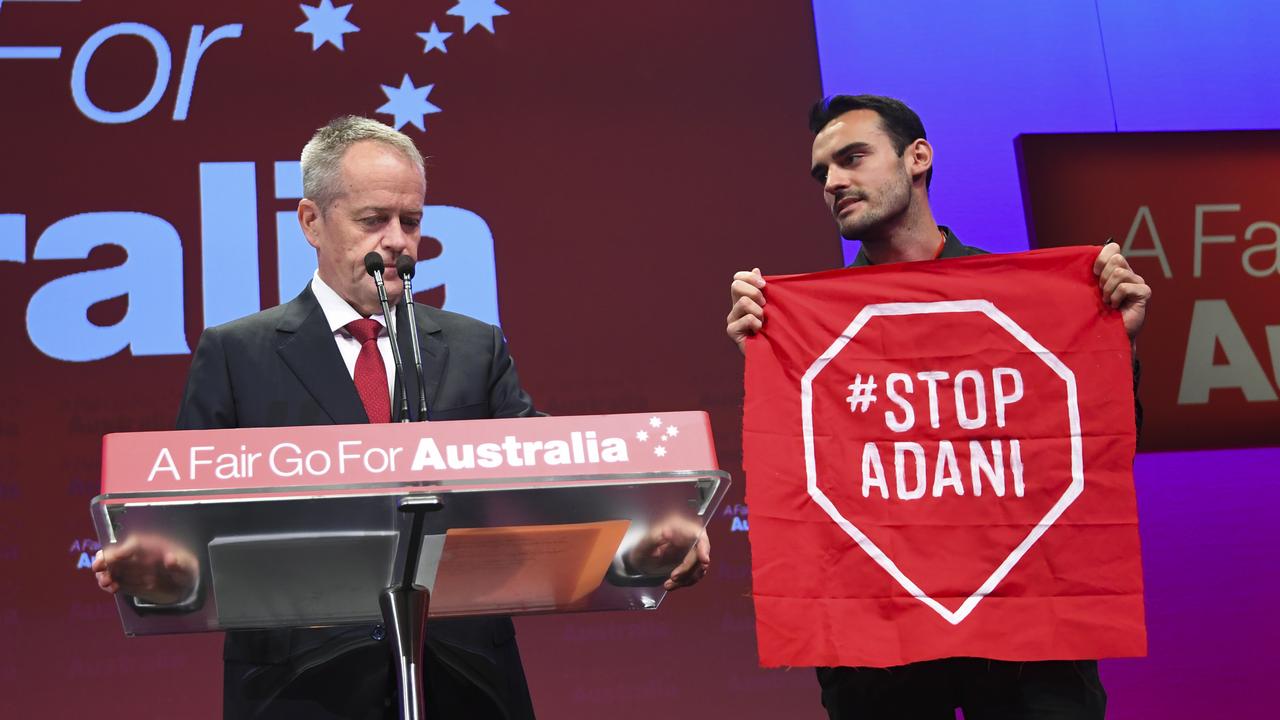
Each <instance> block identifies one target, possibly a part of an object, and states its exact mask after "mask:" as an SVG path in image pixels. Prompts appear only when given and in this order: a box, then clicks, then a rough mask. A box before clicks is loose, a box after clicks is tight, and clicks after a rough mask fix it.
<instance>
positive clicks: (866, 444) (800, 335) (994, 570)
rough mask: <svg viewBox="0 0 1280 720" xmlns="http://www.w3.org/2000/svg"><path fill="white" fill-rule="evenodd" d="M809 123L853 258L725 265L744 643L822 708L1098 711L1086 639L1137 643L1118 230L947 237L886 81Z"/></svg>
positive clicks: (1126, 271)
mask: <svg viewBox="0 0 1280 720" xmlns="http://www.w3.org/2000/svg"><path fill="white" fill-rule="evenodd" d="M810 126H811V129H812V130H813V132H814V133H815V139H814V143H813V154H812V165H811V167H812V170H811V173H812V175H813V177H814V179H815V180H817V181H818V182H819V183H821V184H822V185H823V193H824V196H825V198H826V201H827V204H828V207H830V209H831V211H832V213H833V215H834V216H835V219H836V222H837V224H838V225H839V227H840V232H841V235H842V236H843V237H845V238H847V239H850V240H861V241H862V247H861V249H860V251H859V253H858V256H857V258H856V259H855V261H854V263H853V266H852V267H851V268H850V269H847V270H839V271H830V272H824V273H817V274H813V275H805V276H781V277H775V278H771V279H770V280H769V283H768V285H767V286H766V281H765V278H764V277H763V276H762V275H761V273H760V270H759V269H758V268H757V269H753V270H751V271H743V272H738V273H736V274H735V275H734V279H733V282H732V285H731V288H730V295H731V300H732V309H731V311H730V313H729V315H728V318H727V327H726V331H727V333H728V335H729V337H730V338H731V339H732V340H733V341H734V342H735V343H737V344H738V346H739V347H740V348H741V349H742V350H743V352H744V354H746V356H747V370H746V399H745V402H744V422H743V447H744V467H745V469H746V471H747V475H748V478H749V483H748V487H747V500H748V504H749V505H750V507H751V514H752V523H751V529H750V534H751V535H750V537H751V545H752V555H753V560H752V563H753V579H754V590H753V594H754V596H755V604H756V616H757V631H758V632H757V635H758V642H759V650H760V659H761V664H762V665H765V666H783V665H788V666H794V665H813V666H817V667H818V668H819V669H818V678H819V682H820V684H821V686H822V701H823V705H824V706H825V707H826V709H827V712H828V714H829V715H830V717H832V718H855V717H856V718H882V717H903V718H935V717H936V718H952V717H954V711H955V708H957V707H959V708H962V709H963V710H964V713H965V717H966V718H985V717H1002V718H1003V717H1017V718H1040V717H1055V718H1058V717H1063V718H1101V717H1103V715H1104V712H1105V707H1106V694H1105V692H1104V691H1103V689H1102V686H1101V683H1100V681H1099V679H1098V674H1097V663H1096V660H1095V658H1098V657H1104V656H1134V655H1142V654H1145V649H1146V638H1145V629H1144V625H1143V622H1144V621H1143V608H1142V589H1141V564H1140V558H1139V553H1138V537H1137V516H1136V504H1135V501H1134V495H1133V484H1132V458H1133V452H1134V447H1135V433H1134V428H1135V424H1136V420H1137V418H1136V417H1135V414H1136V413H1135V403H1134V402H1133V401H1132V399H1131V398H1132V396H1131V393H1132V391H1133V387H1132V385H1131V380H1132V378H1136V363H1134V362H1133V361H1132V353H1133V349H1134V345H1133V341H1134V338H1136V336H1137V334H1138V332H1139V330H1140V329H1141V327H1142V324H1143V320H1144V317H1145V314H1146V306H1147V302H1148V300H1149V298H1150V295H1151V290H1150V287H1148V286H1147V284H1146V283H1145V282H1144V281H1143V280H1142V278H1141V277H1139V276H1138V275H1137V274H1135V273H1134V272H1133V271H1132V270H1131V269H1130V268H1129V265H1128V263H1127V262H1126V260H1125V259H1124V257H1123V256H1121V254H1120V253H1119V252H1118V247H1117V246H1115V245H1106V246H1104V247H1103V248H1102V250H1101V251H1100V252H1098V251H1097V249H1096V248H1092V249H1090V248H1066V249H1060V250H1047V251H1035V252H1031V253H1020V254H1017V255H1012V256H1000V257H998V256H992V255H986V254H985V253H984V251H982V250H978V249H976V248H973V247H968V246H965V245H962V244H961V243H960V241H959V240H958V239H957V238H956V236H955V235H954V234H953V233H952V232H951V231H950V230H949V229H948V228H946V227H943V226H939V225H937V223H936V222H935V221H934V218H933V214H932V211H931V209H930V206H929V196H928V187H929V183H930V180H931V178H932V171H933V148H932V146H931V145H930V144H929V142H928V141H927V140H926V138H925V131H924V127H923V124H922V123H921V121H920V119H919V117H918V116H917V115H916V114H915V113H914V112H913V111H912V110H911V109H910V108H908V107H907V106H906V105H905V104H903V103H902V102H900V101H898V100H894V99H892V98H885V97H878V96H869V95H861V96H844V95H842V96H834V97H832V98H829V99H827V100H824V101H823V102H820V103H818V104H817V105H815V107H814V108H813V111H812V113H811V117H810ZM930 260H941V261H943V262H915V261H930ZM1099 291H1100V292H1099ZM766 298H767V300H768V303H767V304H766ZM766 309H767V310H768V314H767V315H766ZM766 317H767V318H768V321H769V322H768V323H766V322H765V320H766ZM1131 368H1134V369H1135V370H1134V372H1133V376H1132V378H1131V375H1130V369H1131Z"/></svg>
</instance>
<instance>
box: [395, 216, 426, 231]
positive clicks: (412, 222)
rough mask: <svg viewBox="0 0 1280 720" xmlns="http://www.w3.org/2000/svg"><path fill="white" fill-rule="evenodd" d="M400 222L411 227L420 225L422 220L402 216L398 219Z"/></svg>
mask: <svg viewBox="0 0 1280 720" xmlns="http://www.w3.org/2000/svg"><path fill="white" fill-rule="evenodd" d="M400 224H401V225H402V226H404V227H407V228H410V229H413V228H416V227H418V226H419V225H421V224H422V221H421V220H419V219H418V218H404V219H402V220H401V221H400Z"/></svg>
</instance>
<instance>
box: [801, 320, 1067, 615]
mask: <svg viewBox="0 0 1280 720" xmlns="http://www.w3.org/2000/svg"><path fill="white" fill-rule="evenodd" d="M966 312H979V313H982V314H983V315H986V316H987V317H988V318H990V319H991V320H992V321H993V322H995V323H996V324H997V325H999V326H1000V327H1001V328H1003V329H1004V330H1005V332H1008V333H1009V334H1010V335H1012V336H1013V338H1014V339H1015V340H1017V341H1018V342H1020V343H1022V345H1023V346H1025V347H1026V348H1027V349H1028V350H1030V351H1032V352H1033V353H1035V354H1036V357H1037V358H1039V359H1040V361H1041V362H1043V363H1044V364H1045V365H1048V366H1049V369H1050V370H1052V371H1053V372H1054V373H1055V374H1057V375H1058V377H1060V378H1062V380H1063V381H1064V382H1065V383H1066V384H1067V417H1068V420H1069V422H1070V425H1071V484H1070V485H1069V486H1068V487H1067V490H1066V492H1064V493H1063V494H1062V497H1061V498H1059V499H1058V502H1057V503H1055V504H1054V506H1053V507H1051V508H1049V512H1047V513H1045V516H1044V517H1043V518H1041V519H1040V522H1038V523H1036V526H1035V527H1034V528H1032V529H1031V532H1029V533H1027V536H1026V537H1025V538H1023V540H1022V542H1021V543H1019V544H1018V546H1017V547H1015V548H1014V549H1013V552H1011V553H1009V555H1008V557H1006V558H1005V559H1004V562H1002V563H1000V565H999V566H998V567H997V568H996V569H995V572H993V573H991V576H990V577H988V578H987V579H986V581H985V582H983V583H982V585H980V586H979V587H978V589H977V590H975V591H974V592H973V594H972V595H970V596H969V597H968V598H966V599H965V601H964V602H963V603H962V604H961V605H960V607H959V608H958V609H957V610H955V611H954V612H953V611H951V610H948V609H947V608H946V607H944V606H943V605H942V603H939V602H938V601H937V600H934V599H933V598H931V597H929V596H928V595H926V594H925V593H924V591H923V590H921V589H920V588H919V586H917V585H916V584H915V583H914V582H912V581H911V578H908V577H907V576H906V574H905V573H903V572H902V570H900V569H899V568H898V566H897V565H895V564H894V562H893V561H892V560H890V559H889V557H888V556H887V555H885V554H884V551H882V550H881V549H880V548H879V547H877V546H876V544H875V543H874V542H872V541H871V538H869V537H867V536H866V535H864V534H863V532H862V531H861V530H859V529H858V528H857V526H856V525H854V524H853V523H851V522H849V521H848V520H847V519H845V517H844V516H843V515H841V514H840V511H839V510H837V509H836V506H835V504H834V503H832V502H831V500H830V499H829V498H828V497H827V496H826V494H825V493H823V492H822V490H820V489H818V471H817V462H816V461H815V460H814V450H813V379H814V378H815V377H817V375H818V373H820V372H822V369H823V368H825V367H826V366H827V363H829V362H831V361H832V360H833V359H834V358H835V356H836V355H837V354H838V353H839V352H840V351H841V350H842V349H844V346H845V345H848V344H849V342H850V341H851V340H853V336H854V335H857V334H858V331H860V330H861V329H862V328H863V326H865V325H866V324H867V321H868V320H870V319H871V318H873V317H879V316H902V315H934V314H941V313H966ZM800 422H801V427H802V430H803V433H804V466H805V475H806V477H807V478H808V488H809V497H811V498H813V501H814V502H816V503H817V504H818V506H819V507H821V508H822V509H823V510H824V511H826V513H827V515H829V516H830V517H831V519H832V520H834V521H835V523H836V524H837V525H839V526H840V528H841V529H842V530H844V531H845V533H846V534H847V535H848V536H849V537H851V538H853V540H854V542H856V543H858V547H860V548H862V550H863V551H864V552H866V553H867V555H870V556H871V559H872V560H874V561H875V562H876V564H877V565H879V566H880V567H882V568H884V569H885V571H886V572H888V573H889V574H890V575H891V576H893V579H894V580H897V581H898V584H900V585H902V587H903V588H905V589H906V591H907V592H909V593H911V595H912V597H914V598H916V599H917V600H919V601H920V602H922V603H924V604H925V605H928V606H929V607H930V608H932V609H933V610H934V612H936V613H938V614H939V615H941V616H942V618H943V619H944V620H946V621H947V622H949V623H951V624H952V625H959V624H960V622H961V621H963V620H964V619H965V618H966V617H968V615H969V613H971V612H973V609H974V608H975V607H977V606H978V603H979V602H981V601H982V599H983V598H984V597H986V596H987V595H988V594H990V592H991V591H992V590H994V589H995V587H996V585H999V584H1000V581H1001V580H1003V579H1004V577H1005V576H1006V575H1008V574H1009V571H1010V570H1012V569H1013V566H1014V565H1016V564H1017V563H1018V561H1019V560H1021V559H1022V556H1023V555H1024V554H1026V552H1027V550H1028V549H1030V547H1031V546H1032V545H1034V544H1035V543H1036V541H1037V540H1039V539H1040V536H1041V535H1044V534H1045V532H1046V531H1047V530H1048V529H1049V527H1050V526H1052V525H1053V524H1054V523H1055V522H1057V520H1058V518H1059V517H1061V516H1062V513H1063V512H1064V511H1066V509H1067V508H1068V507H1070V506H1071V503H1073V502H1075V500H1076V498H1077V497H1079V496H1080V493H1082V492H1084V453H1083V451H1082V447H1081V445H1082V443H1081V439H1080V409H1079V407H1078V402H1077V396H1076V376H1075V373H1073V372H1071V369H1070V368H1068V367H1067V366H1066V364H1064V363H1063V362H1062V361H1061V360H1059V359H1058V357H1057V356H1056V355H1054V354H1053V353H1051V352H1049V350H1048V349H1046V348H1045V347H1044V346H1043V345H1041V344H1040V343H1039V342H1038V341H1037V340H1036V339H1035V338H1034V337H1032V336H1031V334H1030V333H1028V332H1027V331H1026V330H1023V329H1022V327H1021V326H1019V325H1018V324H1017V323H1016V322H1014V321H1013V319H1012V318H1010V317H1009V316H1008V315H1005V314H1004V313H1003V312H1001V311H1000V310H999V309H998V308H997V307H996V306H995V305H994V304H992V303H991V302H990V301H988V300H946V301H942V302H903V303H878V304H875V305H867V306H866V307H864V308H863V309H862V311H861V312H859V313H858V314H857V316H855V317H854V318H853V322H851V323H849V326H848V327H846V328H845V329H844V332H842V333H840V337H838V338H836V341H835V342H833V343H831V347H828V348H827V349H826V351H825V352H823V353H822V354H821V355H819V356H818V359H817V360H815V361H814V362H813V364H812V365H810V366H809V369H808V370H807V371H806V372H805V374H804V377H803V378H801V380H800Z"/></svg>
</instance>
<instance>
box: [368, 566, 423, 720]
mask: <svg viewBox="0 0 1280 720" xmlns="http://www.w3.org/2000/svg"><path fill="white" fill-rule="evenodd" d="M379 600H380V602H381V605H382V617H383V621H384V622H385V623H386V627H387V635H388V639H389V640H390V641H391V643H390V644H391V652H392V653H394V654H395V656H396V658H395V660H396V679H397V680H398V682H399V687H400V717H401V718H403V720H423V718H424V717H426V715H425V711H424V708H425V705H424V695H423V688H422V652H423V641H424V640H426V624H427V608H428V606H429V605H430V603H431V592H430V591H429V590H427V589H426V588H420V587H415V586H412V585H411V586H408V587H399V588H388V589H386V590H384V591H382V597H381V598H379Z"/></svg>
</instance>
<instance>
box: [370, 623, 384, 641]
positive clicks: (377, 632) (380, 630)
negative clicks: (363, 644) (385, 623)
mask: <svg viewBox="0 0 1280 720" xmlns="http://www.w3.org/2000/svg"><path fill="white" fill-rule="evenodd" d="M386 636H387V630H386V628H384V627H382V626H381V625H374V626H373V632H371V633H369V637H371V638H373V639H374V640H381V639H382V638H384V637H386Z"/></svg>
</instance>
